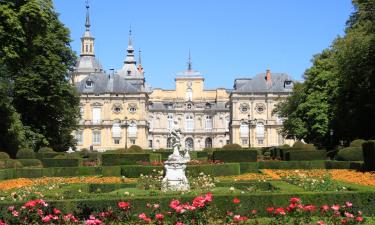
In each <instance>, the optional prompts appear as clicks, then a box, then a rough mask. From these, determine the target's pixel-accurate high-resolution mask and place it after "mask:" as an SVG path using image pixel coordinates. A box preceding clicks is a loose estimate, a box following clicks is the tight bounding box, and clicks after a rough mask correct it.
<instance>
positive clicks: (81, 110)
mask: <svg viewBox="0 0 375 225" xmlns="http://www.w3.org/2000/svg"><path fill="white" fill-rule="evenodd" d="M79 113H80V115H81V119H83V118H84V116H85V108H84V107H83V106H80V107H79Z"/></svg>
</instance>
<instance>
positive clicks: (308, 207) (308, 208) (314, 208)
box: [303, 205, 316, 212]
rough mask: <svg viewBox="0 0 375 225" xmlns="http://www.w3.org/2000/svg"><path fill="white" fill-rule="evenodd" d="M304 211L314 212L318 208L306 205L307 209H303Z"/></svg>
mask: <svg viewBox="0 0 375 225" xmlns="http://www.w3.org/2000/svg"><path fill="white" fill-rule="evenodd" d="M303 210H304V211H306V212H313V211H315V210H316V206H314V205H305V207H304V208H303Z"/></svg>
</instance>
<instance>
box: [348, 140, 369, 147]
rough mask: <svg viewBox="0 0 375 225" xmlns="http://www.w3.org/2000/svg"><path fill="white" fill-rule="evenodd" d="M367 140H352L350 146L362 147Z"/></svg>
mask: <svg viewBox="0 0 375 225" xmlns="http://www.w3.org/2000/svg"><path fill="white" fill-rule="evenodd" d="M365 142H366V141H365V140H363V139H356V140H354V141H352V142H350V147H358V148H362V144H363V143H365Z"/></svg>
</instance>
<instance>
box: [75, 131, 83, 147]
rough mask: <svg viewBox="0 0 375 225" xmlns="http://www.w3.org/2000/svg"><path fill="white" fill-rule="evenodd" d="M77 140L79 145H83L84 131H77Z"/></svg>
mask: <svg viewBox="0 0 375 225" xmlns="http://www.w3.org/2000/svg"><path fill="white" fill-rule="evenodd" d="M76 140H77V145H82V143H83V131H81V130H80V131H76Z"/></svg>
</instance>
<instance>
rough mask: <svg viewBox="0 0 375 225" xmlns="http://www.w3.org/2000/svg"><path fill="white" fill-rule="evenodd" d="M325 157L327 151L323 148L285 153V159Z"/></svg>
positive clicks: (303, 159) (297, 159)
mask: <svg viewBox="0 0 375 225" xmlns="http://www.w3.org/2000/svg"><path fill="white" fill-rule="evenodd" d="M326 158H327V152H326V151H324V150H313V151H311V150H305V151H289V152H287V153H286V160H287V161H299V160H301V161H308V160H324V159H326Z"/></svg>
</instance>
